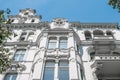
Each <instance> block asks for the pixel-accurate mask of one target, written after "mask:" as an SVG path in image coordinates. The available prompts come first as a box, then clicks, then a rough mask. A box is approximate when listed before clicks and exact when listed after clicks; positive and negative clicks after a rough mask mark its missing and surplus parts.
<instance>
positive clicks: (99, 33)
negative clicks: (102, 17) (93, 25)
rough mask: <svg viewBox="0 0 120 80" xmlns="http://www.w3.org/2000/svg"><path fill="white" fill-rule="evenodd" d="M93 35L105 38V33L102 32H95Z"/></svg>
mask: <svg viewBox="0 0 120 80" xmlns="http://www.w3.org/2000/svg"><path fill="white" fill-rule="evenodd" d="M93 35H94V36H95V37H100V36H104V33H103V31H101V30H95V31H93Z"/></svg>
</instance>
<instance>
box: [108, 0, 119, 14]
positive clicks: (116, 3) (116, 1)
mask: <svg viewBox="0 0 120 80" xmlns="http://www.w3.org/2000/svg"><path fill="white" fill-rule="evenodd" d="M108 4H109V5H110V6H112V7H113V9H118V12H120V0H109V2H108Z"/></svg>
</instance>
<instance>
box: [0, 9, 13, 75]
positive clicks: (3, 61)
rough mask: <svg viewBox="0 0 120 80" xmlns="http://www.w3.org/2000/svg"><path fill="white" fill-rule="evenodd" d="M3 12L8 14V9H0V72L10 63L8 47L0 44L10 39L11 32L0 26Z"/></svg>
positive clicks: (3, 16)
mask: <svg viewBox="0 0 120 80" xmlns="http://www.w3.org/2000/svg"><path fill="white" fill-rule="evenodd" d="M5 13H7V14H9V13H10V10H9V9H7V10H6V11H4V10H0V73H2V72H4V71H6V69H8V67H9V66H10V64H11V60H10V58H9V56H10V54H9V49H7V48H4V47H3V46H2V45H3V44H4V42H5V40H6V39H8V38H9V39H10V36H11V35H12V32H11V31H10V29H9V28H5V27H2V26H1V23H3V22H5V21H6V20H5V15H4V14H5Z"/></svg>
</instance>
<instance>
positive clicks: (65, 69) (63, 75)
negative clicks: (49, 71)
mask: <svg viewBox="0 0 120 80" xmlns="http://www.w3.org/2000/svg"><path fill="white" fill-rule="evenodd" d="M58 76H59V80H69V63H68V62H67V61H60V62H59V75H58Z"/></svg>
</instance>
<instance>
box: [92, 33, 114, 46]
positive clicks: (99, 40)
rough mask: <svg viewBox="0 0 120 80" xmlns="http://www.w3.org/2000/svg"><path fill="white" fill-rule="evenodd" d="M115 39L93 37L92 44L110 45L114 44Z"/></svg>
mask: <svg viewBox="0 0 120 80" xmlns="http://www.w3.org/2000/svg"><path fill="white" fill-rule="evenodd" d="M114 41H115V39H114V38H113V37H112V36H99V35H97V36H94V38H93V43H94V44H110V43H111V42H114Z"/></svg>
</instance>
